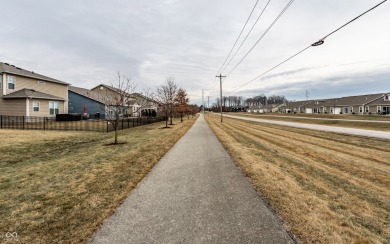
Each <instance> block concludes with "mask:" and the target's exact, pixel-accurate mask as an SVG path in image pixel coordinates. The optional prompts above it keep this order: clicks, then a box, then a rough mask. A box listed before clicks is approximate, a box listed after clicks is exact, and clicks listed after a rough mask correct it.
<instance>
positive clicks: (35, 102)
mask: <svg viewBox="0 0 390 244" xmlns="http://www.w3.org/2000/svg"><path fill="white" fill-rule="evenodd" d="M36 104H38V106H35V105H36ZM40 106H41V104H40V102H37V101H33V113H37V112H39V110H40ZM35 108H38V111H35Z"/></svg>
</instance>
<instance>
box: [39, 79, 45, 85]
mask: <svg viewBox="0 0 390 244" xmlns="http://www.w3.org/2000/svg"><path fill="white" fill-rule="evenodd" d="M38 84H39V85H44V84H46V82H44V81H43V80H39V81H38Z"/></svg>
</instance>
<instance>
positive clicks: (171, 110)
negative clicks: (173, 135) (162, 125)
mask: <svg viewBox="0 0 390 244" xmlns="http://www.w3.org/2000/svg"><path fill="white" fill-rule="evenodd" d="M170 112H171V123H170V125H173V105H172V104H171V108H170Z"/></svg>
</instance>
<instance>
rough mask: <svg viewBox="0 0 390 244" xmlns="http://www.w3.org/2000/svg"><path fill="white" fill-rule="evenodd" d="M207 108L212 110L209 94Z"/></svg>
mask: <svg viewBox="0 0 390 244" xmlns="http://www.w3.org/2000/svg"><path fill="white" fill-rule="evenodd" d="M207 110H208V111H209V112H210V96H207Z"/></svg>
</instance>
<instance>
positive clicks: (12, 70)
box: [0, 62, 69, 85]
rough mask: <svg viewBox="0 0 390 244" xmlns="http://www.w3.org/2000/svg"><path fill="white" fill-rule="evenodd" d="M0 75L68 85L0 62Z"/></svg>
mask: <svg viewBox="0 0 390 244" xmlns="http://www.w3.org/2000/svg"><path fill="white" fill-rule="evenodd" d="M0 73H7V74H13V75H20V76H24V77H29V78H33V79H37V80H42V81H50V82H54V83H58V84H63V85H69V83H66V82H63V81H60V80H56V79H53V78H50V77H47V76H44V75H41V74H37V73H35V72H34V71H28V70H25V69H22V68H19V67H16V66H15V65H11V64H8V63H3V62H0Z"/></svg>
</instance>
